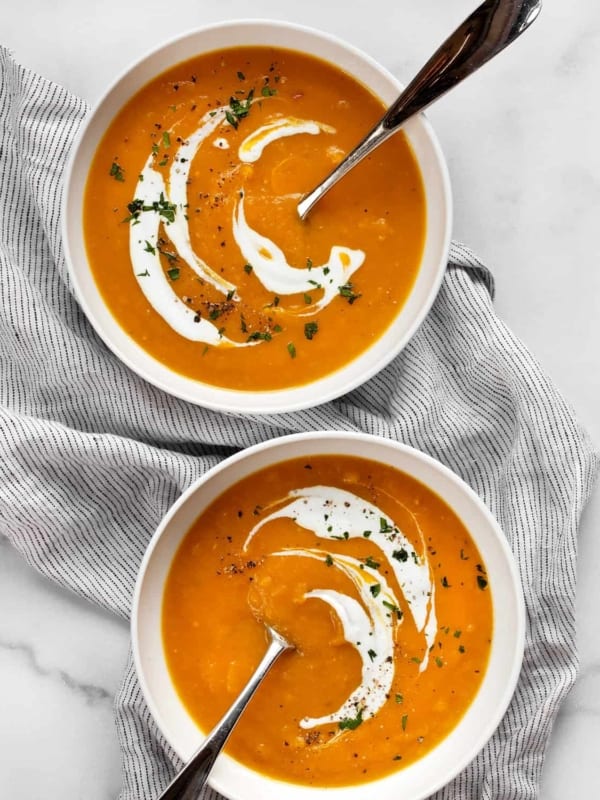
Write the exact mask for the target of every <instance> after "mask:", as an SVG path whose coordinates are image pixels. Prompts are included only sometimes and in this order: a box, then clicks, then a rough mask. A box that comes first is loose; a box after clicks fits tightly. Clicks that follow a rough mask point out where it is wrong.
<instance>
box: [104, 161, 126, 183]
mask: <svg viewBox="0 0 600 800" xmlns="http://www.w3.org/2000/svg"><path fill="white" fill-rule="evenodd" d="M108 174H109V175H110V176H111V178H114V179H115V180H116V181H120V182H121V183H122V182H123V181H124V180H125V173H124V172H123V167H121V165H120V164H117V162H116V161H113V162H112V164H111V166H110V171H109V173H108Z"/></svg>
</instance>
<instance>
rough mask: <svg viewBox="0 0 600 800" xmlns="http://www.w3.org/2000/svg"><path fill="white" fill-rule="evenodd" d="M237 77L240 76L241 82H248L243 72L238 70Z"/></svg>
mask: <svg viewBox="0 0 600 800" xmlns="http://www.w3.org/2000/svg"><path fill="white" fill-rule="evenodd" d="M237 76H238V78H239V80H241V81H245V80H246V76H245V75H244V73H243V72H240V70H238V73H237Z"/></svg>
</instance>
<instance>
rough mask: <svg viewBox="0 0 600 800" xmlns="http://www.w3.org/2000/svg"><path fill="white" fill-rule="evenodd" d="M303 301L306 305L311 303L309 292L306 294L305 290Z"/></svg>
mask: <svg viewBox="0 0 600 800" xmlns="http://www.w3.org/2000/svg"><path fill="white" fill-rule="evenodd" d="M304 302H305V303H306V305H307V306H309V305H310V304H311V303H312V297H311V296H310V295H309V294H306V292H305V293H304Z"/></svg>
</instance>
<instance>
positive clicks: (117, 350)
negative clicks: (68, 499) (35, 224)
mask: <svg viewBox="0 0 600 800" xmlns="http://www.w3.org/2000/svg"><path fill="white" fill-rule="evenodd" d="M261 27H268V28H270V29H272V30H273V31H287V32H294V33H295V34H298V35H301V36H307V37H309V38H311V39H312V40H313V41H316V40H320V41H321V43H322V44H323V46H324V48H325V46H326V45H331V46H333V47H334V48H340V49H342V50H345V51H346V53H347V54H348V55H349V56H352V57H354V58H356V59H357V60H359V61H362V62H364V65H365V66H366V67H368V68H370V69H372V70H374V71H375V72H377V73H379V76H380V77H381V79H382V80H384V81H386V82H387V83H389V84H390V86H393V87H394V88H395V89H396V90H397V91H398V92H400V91H401V90H402V89H403V86H402V84H401V83H400V82H399V81H398V80H397V78H396V77H395V76H394V75H393V74H392V73H391V72H390V71H389V70H388V69H387V68H386V67H384V66H383V65H381V64H379V63H378V62H377V61H376V60H375V59H374V58H373V57H372V56H370V55H369V54H368V53H366V52H364V51H363V50H361V49H359V48H358V47H356V46H355V45H353V44H351V43H349V42H347V41H345V40H344V39H342V38H340V37H338V36H336V35H334V34H331V33H328V32H326V31H321V30H319V29H317V28H313V27H309V26H306V25H301V24H298V23H295V22H288V21H285V20H273V19H268V18H241V19H232V20H226V21H222V22H217V23H212V24H210V25H203V26H199V27H196V28H194V29H192V30H188V31H186V32H184V33H181V34H178V35H176V36H174V37H171V38H169V39H166V40H163V41H162V42H161V43H159V44H157V45H155V46H154V47H151V48H149V49H147V50H146V51H145V52H144V54H143V55H141V56H139V57H138V58H136V59H135V60H133V61H132V62H131V63H130V64H129V65H128V66H126V67H125V68H124V69H123V70H122V71H121V72H120V73H119V74H118V75H117V77H116V78H115V79H113V81H112V82H111V83H110V85H109V86H108V88H107V89H106V90H105V91H104V92H103V93H102V94H101V96H100V97H99V98H98V99H97V100H96V102H95V103H94V104H93V107H92V110H91V112H90V113H89V115H88V116H87V118H86V119H85V120H84V122H83V123H82V125H81V127H80V129H79V131H78V133H77V135H76V137H75V139H74V141H73V145H72V147H71V150H70V153H69V156H68V159H67V164H66V166H65V171H64V182H63V192H62V198H61V239H62V242H63V252H64V257H65V262H66V265H67V271H68V274H69V277H70V281H71V284H72V287H73V291H74V294H75V297H76V299H77V302H78V303H79V305H80V306H81V308H82V310H83V311H84V313H85V315H86V318H87V320H88V321H89V322H90V324H91V325H92V327H93V329H94V330H95V332H96V333H97V334H98V336H99V337H100V338H101V339H102V341H103V342H104V343H105V344H106V346H107V347H108V348H109V350H110V351H111V352H112V353H113V354H114V355H116V356H117V358H118V359H119V360H120V361H121V362H122V363H123V364H125V365H126V366H127V367H128V368H129V369H131V370H132V371H133V372H134V373H135V374H136V375H138V376H139V377H141V378H142V379H143V380H144V381H146V382H147V383H150V384H151V385H153V386H155V387H157V388H159V389H161V390H162V391H164V392H165V393H167V394H169V395H171V396H173V397H177V398H179V399H181V400H185V401H187V402H190V403H192V404H194V405H199V406H202V407H204V408H209V409H212V410H216V411H224V412H228V413H239V414H253V413H264V414H280V413H287V412H293V411H299V410H304V409H307V408H314V407H317V406H320V405H322V404H324V403H327V402H329V401H331V400H334V399H336V398H338V397H340V396H342V395H344V394H346V393H347V392H349V391H351V390H353V389H355V388H357V387H359V386H362V385H363V384H364V383H366V382H367V381H368V380H370V379H371V378H372V377H373V376H374V375H376V374H377V373H379V372H380V371H381V370H383V369H384V368H385V367H386V366H387V365H388V364H389V363H390V361H391V360H392V359H393V358H395V357H396V356H397V355H398V354H399V353H400V352H401V351H402V350H403V349H404V348H405V347H406V345H407V344H408V342H409V341H410V340H411V339H412V337H413V336H414V335H415V333H416V332H417V330H418V329H419V327H420V326H421V324H422V323H423V320H424V319H425V317H426V316H427V314H428V313H429V311H430V309H431V306H432V305H433V303H434V301H435V298H436V296H437V294H438V292H439V289H440V286H441V284H442V281H443V278H444V274H445V272H446V266H447V262H448V257H449V252H450V243H451V234H452V220H453V205H452V191H451V185H450V176H449V171H448V166H447V163H446V160H445V158H444V155H443V152H442V148H441V146H440V143H439V140H438V138H437V136H436V135H435V133H434V131H433V128H432V127H431V125H430V123H429V121H428V120H427V118H426V117H425V115H424V114H422V113H421V114H418V115H416V116H415V117H414V118H412V119H411V120H409V122H408V123H407V124H406V126H405V130H406V132H407V134H408V133H409V132H410V131H411V130H412V129H413V128H414V129H415V131H417V132H419V131H420V132H422V134H423V135H424V136H425V137H426V139H427V140H428V144H429V146H430V148H431V152H432V154H433V156H434V159H433V161H434V164H435V169H436V171H437V180H438V181H439V184H440V186H441V189H442V192H441V196H440V198H439V203H440V208H441V217H442V218H443V220H444V221H443V235H442V236H441V237H440V241H439V244H438V246H437V249H438V250H439V252H440V257H439V263H438V264H437V267H436V269H435V273H434V275H433V279H432V280H431V281H430V283H429V284H428V289H427V291H426V295H425V300H424V302H422V303H421V306H420V308H419V309H418V311H417V312H416V313H414V315H413V319H412V322H411V324H410V325H409V326H408V327H407V328H406V330H405V331H404V333H402V335H400V336H398V337H397V338H396V340H395V341H394V343H393V345H392V346H390V347H388V348H387V349H386V350H385V351H384V352H382V353H381V354H379V356H378V357H377V358H376V359H375V360H373V362H372V363H370V364H368V363H365V365H362V368H361V369H360V370H357V374H356V375H354V376H352V375H350V376H344V373H345V372H346V371H347V370H349V368H350V367H351V365H353V364H356V363H357V362H359V361H361V360H365V362H367V357H368V354H369V353H370V352H371V350H372V349H373V348H374V347H375V346H376V345H377V342H378V341H380V340H381V339H382V338H383V337H384V336H386V334H387V333H388V331H389V330H390V329H391V328H392V326H393V325H394V323H395V321H396V320H397V319H399V317H400V316H401V315H402V310H401V311H400V312H399V314H398V315H396V317H394V320H393V321H392V322H391V323H390V326H388V328H386V330H385V331H383V332H382V333H381V334H380V336H378V337H377V339H375V340H374V342H373V343H372V344H370V345H369V347H368V348H367V349H366V350H364V351H362V352H361V353H359V354H358V355H357V356H356V357H355V358H354V359H352V360H351V361H350V362H348V363H347V364H343V365H342V366H340V367H338V368H337V369H336V370H334V371H332V372H330V373H327V374H326V375H324V376H321V377H320V378H318V379H316V380H314V381H311V382H309V383H303V384H298V385H294V386H291V387H285V388H283V389H273V390H257V391H255V390H240V389H235V388H230V387H229V388H228V387H221V386H216V385H213V384H210V383H207V382H204V381H201V380H196V379H193V378H189V376H184V375H183V374H181V373H178V372H176V371H175V370H172V369H171V368H170V367H168V366H167V365H166V364H164V363H163V362H161V361H159V360H158V359H156V358H154V357H153V356H151V355H150V354H149V353H147V351H145V350H143V348H142V347H141V346H140V345H138V343H137V342H136V340H134V339H133V338H132V337H130V336H129V335H128V334H127V333H126V331H125V330H124V328H122V326H121V325H120V323H118V322H117V321H116V318H114V316H113V315H112V312H111V311H110V308H108V306H107V304H106V303H105V301H104V298H103V297H102V295H101V292H100V290H99V288H98V287H97V284H96V292H97V296H98V298H99V301H100V303H101V305H103V306H104V307H105V308H106V309H107V310H108V312H109V313H110V315H111V316H113V319H114V320H115V323H116V324H117V326H118V327H119V328H120V329H121V332H122V334H123V337H125V338H126V339H127V340H128V342H129V344H130V345H131V344H133V345H135V347H134V350H135V355H133V354H129V353H127V352H125V351H124V345H123V344H122V343H120V342H117V341H115V340H114V336H113V334H111V333H109V332H107V331H106V330H105V327H104V325H103V324H102V323H101V322H100V321H99V319H98V315H97V314H96V312H95V311H94V308H93V307H92V302H90V301H88V297H87V295H86V292H85V290H84V289H83V287H82V282H81V280H80V272H81V275H82V276H83V275H85V273H89V274H90V275H91V277H92V280H93V282H94V284H95V283H96V282H95V278H94V276H93V272H92V269H91V265H90V263H89V260H88V258H87V256H84V258H83V259H77V258H76V257H75V255H74V254H73V248H72V247H71V244H72V238H73V240H74V239H75V236H76V235H77V234H76V233H75V232H74V228H76V227H80V228H82V225H81V219H78V220H73V219H71V217H72V215H71V214H70V213H69V205H70V199H71V193H72V192H75V189H74V186H73V184H74V183H75V181H76V179H77V172H78V169H81V168H82V167H83V168H85V169H86V170H88V169H89V160H88V159H85V160H84V164H83V165H80V164H79V159H80V150H81V149H82V146H83V145H84V143H85V142H86V139H87V137H88V136H92V135H93V134H91V133H90V131H93V129H94V124H95V121H96V118H97V116H98V115H99V114H100V113H101V111H102V110H103V109H104V107H105V105H106V104H107V103H109V101H110V98H111V95H112V94H113V92H115V91H116V90H117V89H118V87H119V86H120V85H121V84H122V83H123V82H124V81H125V80H126V78H127V77H128V76H130V75H132V74H134V73H135V72H136V71H137V70H138V69H141V68H142V67H143V65H144V64H145V63H146V62H148V61H150V60H151V59H153V58H156V57H158V55H159V54H160V53H162V52H163V51H167V50H168V49H170V48H173V47H174V46H176V45H179V44H181V43H183V42H185V41H186V40H188V39H194V38H195V37H198V36H208V35H210V34H211V33H212V32H217V31H227V30H229V29H231V30H236V29H239V28H247V29H250V30H252V29H260V28H261ZM232 46H235V45H232ZM265 46H266V44H265ZM283 47H284V49H291V50H294V49H296V50H299V49H300V48H299V47H293V46H289V45H284V46H283ZM218 49H220V48H219V47H216V48H208V49H206V51H205V52H213V51H214V50H218ZM202 52H204V51H202ZM318 57H319V58H321V59H322V60H324V61H328V60H329V59H328V56H327V54H326V52H323V53H321V54H320V55H319V56H318ZM182 60H185V58H184V59H182ZM171 63H172V64H175V63H177V62H176V61H172V62H171ZM330 63H333V61H331V60H330ZM165 68H166V67H164V68H163V70H162V71H164V69H165ZM156 74H160V71H159V72H157V73H155V75H156ZM353 77H355V78H356V79H357V80H359V81H360V82H361V83H364V81H363V80H362V78H360V77H357V76H356V75H355V74H354V75H353ZM151 79H152V78H151V77H150V78H148V79H147V81H148V80H151ZM147 81H146V82H147ZM365 85H366V86H367V88H368V89H369V90H370V91H371V92H373V91H374V90H373V89H372V88H371V87H370V86H368V85H367V84H365ZM136 91H137V89H136ZM122 105H123V104H122V103H121V104H120V105H119V106H118V109H117V110H113V111H112V114H111V116H112V118H114V116H115V114H116V113H117V111H118V110H119V109H120V108H122ZM105 131H106V127H104V128H103V131H102V133H101V134H100V138H101V136H102V135H103V133H104V132H105ZM98 141H99V140H98ZM96 146H97V144H96ZM411 147H412V145H411ZM415 158H416V155H415ZM417 164H418V166H419V170H420V172H421V178H422V180H423V184H424V187H426V183H425V178H424V174H423V164H422V163H420V162H419V161H418V159H417ZM86 178H87V172H86ZM428 209H429V204H428V205H427V210H428ZM79 213H81V208H80V207H79ZM427 230H428V225H427V228H426V231H427ZM81 237H82V238H83V233H81ZM427 241H428V239H427V233H426V236H425V244H427ZM84 249H85V243H84ZM424 252H425V249H424V251H423V253H424ZM422 258H423V254H422ZM413 290H414V285H413V289H411V293H412V291H413ZM409 299H410V294H409V296H408V298H407V301H406V302H408V300H409ZM405 306H406V303H405V304H404V305H403V308H404V307H405ZM141 360H143V361H145V362H147V363H146V364H140V363H139V362H140V361H141ZM150 368H154V369H157V370H159V371H160V372H161V374H160V375H155V374H150V373H149V369H150ZM337 376H342V377H341V379H340V380H337ZM171 381H174V382H175V383H177V384H178V385H177V386H173V385H172V383H171ZM325 382H327V384H331V385H330V386H326V387H324V388H323V384H324V383H325ZM205 394H208V395H209V397H208V398H207V397H206V396H204V395H205ZM290 395H291V397H290ZM253 401H254V402H253Z"/></svg>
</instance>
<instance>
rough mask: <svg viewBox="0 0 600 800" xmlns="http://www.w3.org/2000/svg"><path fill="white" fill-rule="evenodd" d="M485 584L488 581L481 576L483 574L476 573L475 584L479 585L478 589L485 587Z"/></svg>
mask: <svg viewBox="0 0 600 800" xmlns="http://www.w3.org/2000/svg"><path fill="white" fill-rule="evenodd" d="M487 585H488V582H487V581H486V579H485V578H484V577H483V575H478V576H477V586H479V588H480V589H485V587H486V586H487Z"/></svg>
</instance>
